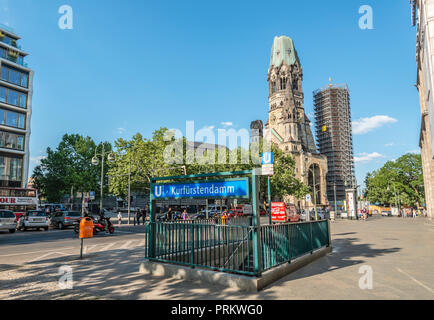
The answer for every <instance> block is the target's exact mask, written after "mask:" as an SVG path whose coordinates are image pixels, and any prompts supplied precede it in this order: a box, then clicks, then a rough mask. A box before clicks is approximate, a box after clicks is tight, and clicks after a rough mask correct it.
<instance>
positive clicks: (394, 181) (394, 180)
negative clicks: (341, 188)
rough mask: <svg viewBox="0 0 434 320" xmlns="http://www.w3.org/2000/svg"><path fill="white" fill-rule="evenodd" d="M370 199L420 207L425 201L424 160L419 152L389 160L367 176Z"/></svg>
mask: <svg viewBox="0 0 434 320" xmlns="http://www.w3.org/2000/svg"><path fill="white" fill-rule="evenodd" d="M365 185H366V194H365V196H366V197H367V198H368V200H369V201H371V202H374V203H377V202H378V203H380V204H383V205H396V204H398V202H399V203H401V205H405V206H412V207H418V206H420V205H422V203H423V202H424V198H425V194H424V187H423V174H422V160H421V156H420V155H419V154H413V153H407V154H404V155H403V156H401V157H400V158H399V159H397V160H396V161H388V162H386V163H385V164H384V165H383V167H381V168H380V169H378V170H376V171H373V172H371V173H368V174H367V175H366V178H365Z"/></svg>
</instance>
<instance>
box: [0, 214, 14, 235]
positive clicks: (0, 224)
mask: <svg viewBox="0 0 434 320" xmlns="http://www.w3.org/2000/svg"><path fill="white" fill-rule="evenodd" d="M16 228H17V218H16V217H15V215H14V213H13V212H12V211H9V210H0V230H9V232H10V233H14V232H15V229H16Z"/></svg>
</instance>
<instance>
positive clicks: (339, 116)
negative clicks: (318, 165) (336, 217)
mask: <svg viewBox="0 0 434 320" xmlns="http://www.w3.org/2000/svg"><path fill="white" fill-rule="evenodd" d="M313 96H314V106H315V123H316V125H315V131H316V140H317V146H318V151H319V152H320V153H321V154H323V155H325V156H327V162H328V173H327V177H326V180H327V198H328V199H329V202H334V195H335V193H334V187H335V186H336V200H338V201H342V200H345V197H346V194H345V189H346V188H351V187H354V185H353V183H354V181H355V176H354V158H353V139H352V128H351V111H350V94H349V90H348V87H347V85H345V84H344V85H331V84H330V85H328V86H326V87H323V88H321V89H318V90H315V91H314V92H313Z"/></svg>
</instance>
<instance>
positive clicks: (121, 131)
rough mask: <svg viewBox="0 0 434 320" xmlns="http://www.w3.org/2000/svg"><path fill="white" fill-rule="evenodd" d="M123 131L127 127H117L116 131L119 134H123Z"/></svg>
mask: <svg viewBox="0 0 434 320" xmlns="http://www.w3.org/2000/svg"><path fill="white" fill-rule="evenodd" d="M125 131H127V129H125V128H118V133H119V134H123V133H124V132H125Z"/></svg>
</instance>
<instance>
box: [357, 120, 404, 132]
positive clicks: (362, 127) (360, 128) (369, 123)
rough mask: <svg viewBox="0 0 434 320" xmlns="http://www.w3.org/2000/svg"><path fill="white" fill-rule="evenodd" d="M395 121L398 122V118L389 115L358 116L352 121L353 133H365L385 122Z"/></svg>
mask: <svg viewBox="0 0 434 320" xmlns="http://www.w3.org/2000/svg"><path fill="white" fill-rule="evenodd" d="M395 122H398V120H397V119H394V118H391V117H389V116H373V117H370V118H360V119H358V120H355V121H353V133H354V134H365V133H368V132H370V131H372V130H374V129H376V128H379V127H381V126H383V125H385V124H387V123H395Z"/></svg>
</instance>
